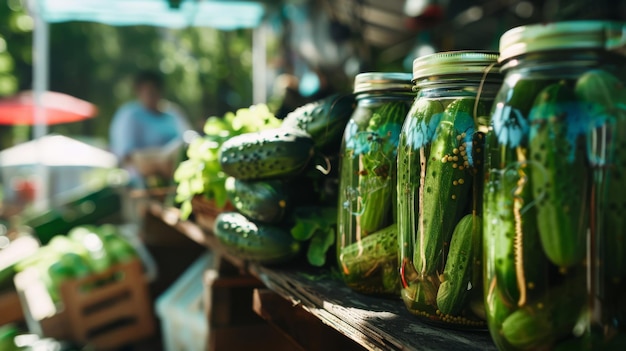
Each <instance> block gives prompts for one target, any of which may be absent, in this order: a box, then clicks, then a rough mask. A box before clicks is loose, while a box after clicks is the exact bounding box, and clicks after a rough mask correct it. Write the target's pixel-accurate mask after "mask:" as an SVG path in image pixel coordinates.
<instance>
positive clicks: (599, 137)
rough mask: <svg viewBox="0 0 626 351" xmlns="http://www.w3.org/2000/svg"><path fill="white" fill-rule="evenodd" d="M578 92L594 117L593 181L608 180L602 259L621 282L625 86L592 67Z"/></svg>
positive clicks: (625, 263) (625, 243)
mask: <svg viewBox="0 0 626 351" xmlns="http://www.w3.org/2000/svg"><path fill="white" fill-rule="evenodd" d="M575 92H576V96H577V97H578V98H579V99H580V100H581V101H582V102H583V103H584V104H585V105H584V110H585V111H587V113H588V114H589V116H590V117H591V118H593V121H592V123H590V126H591V130H590V131H589V133H588V134H587V157H588V159H589V162H590V164H591V165H592V166H594V172H595V175H596V176H595V177H594V180H595V179H600V180H603V181H605V183H604V184H602V185H603V186H598V187H597V188H598V190H597V196H598V199H599V200H598V201H597V205H598V206H599V207H598V210H597V212H598V213H601V214H602V220H603V221H602V222H600V223H602V225H603V228H597V230H598V231H600V232H603V233H604V234H605V235H606V236H607V239H606V240H605V241H604V243H605V247H604V248H603V252H604V255H603V257H602V258H601V259H602V261H603V262H604V267H606V272H607V274H608V276H609V279H610V280H612V281H614V282H618V281H620V280H622V279H623V278H625V277H626V216H625V215H624V214H625V211H626V194H624V193H623V191H626V87H624V84H623V83H622V82H621V81H620V80H619V79H618V78H617V77H615V76H614V75H613V74H611V73H609V72H607V71H605V70H602V69H593V70H590V71H588V72H586V73H584V74H583V75H581V76H580V77H579V78H578V80H577V82H576V88H575ZM609 140H612V141H613V142H611V143H608V141H609Z"/></svg>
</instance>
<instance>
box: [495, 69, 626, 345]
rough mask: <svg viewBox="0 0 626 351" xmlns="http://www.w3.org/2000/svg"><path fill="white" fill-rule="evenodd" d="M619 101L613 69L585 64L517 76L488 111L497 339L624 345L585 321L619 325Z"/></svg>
mask: <svg viewBox="0 0 626 351" xmlns="http://www.w3.org/2000/svg"><path fill="white" fill-rule="evenodd" d="M625 102H626V88H625V87H624V85H623V84H622V82H621V81H620V80H619V79H618V78H617V77H615V76H613V75H612V74H611V73H609V72H607V71H604V70H600V69H591V70H589V71H587V72H585V73H584V74H582V75H580V76H578V77H574V78H572V79H566V80H559V81H556V80H550V79H535V80H522V81H519V82H517V83H516V84H515V86H514V87H513V88H512V91H511V93H510V94H509V98H508V99H507V100H506V101H505V102H504V103H503V104H502V105H501V106H500V107H499V108H496V109H494V111H495V112H494V114H493V116H492V117H493V132H492V133H489V134H488V135H487V138H486V139H487V147H488V157H487V167H488V168H487V170H488V172H487V175H488V177H487V178H486V180H487V182H486V188H485V201H486V206H485V212H484V217H485V222H484V230H485V236H484V240H485V243H484V248H485V258H486V261H485V265H486V270H485V272H486V277H485V278H486V279H485V289H486V302H487V303H486V310H487V317H488V319H489V324H490V330H491V333H492V336H493V338H494V341H495V342H496V344H498V345H506V349H510V350H536V349H540V348H543V347H555V348H554V349H555V350H556V349H558V350H561V349H562V350H572V349H594V350H595V349H620V350H621V349H624V348H625V347H626V340H620V337H619V333H616V332H615V331H614V330H611V329H612V328H613V327H609V328H608V329H606V330H604V331H603V330H601V329H597V330H596V328H594V325H595V326H598V328H599V326H601V324H602V323H607V324H611V325H613V326H618V325H621V324H623V323H625V322H626V306H624V303H623V300H624V299H623V298H622V297H621V296H623V291H624V289H625V288H626V259H625V258H626V255H625V254H624V253H625V252H626V241H625V237H626V227H625V219H624V217H623V213H624V209H625V208H626V198H624V197H623V195H622V194H621V189H626V174H625V173H624V170H625V169H626V153H625V152H624V146H626V144H625V142H624V141H625V140H626V106H625V105H624V103H625ZM511 121H517V122H516V123H511ZM518 136H525V137H518ZM598 316H610V317H602V318H610V319H611V321H610V322H608V320H606V321H605V320H598V319H597V318H598ZM612 335H615V336H616V337H615V338H613V337H612ZM573 339H584V340H587V341H588V343H587V344H588V345H589V347H584V348H573V346H572V342H573V343H574V344H577V345H580V342H579V341H572V340H573ZM617 345H620V346H617Z"/></svg>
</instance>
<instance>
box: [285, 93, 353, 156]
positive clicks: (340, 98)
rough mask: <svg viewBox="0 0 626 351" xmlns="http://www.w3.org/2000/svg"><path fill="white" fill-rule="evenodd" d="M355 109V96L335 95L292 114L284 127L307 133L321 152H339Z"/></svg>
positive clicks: (298, 109)
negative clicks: (342, 138)
mask: <svg viewBox="0 0 626 351" xmlns="http://www.w3.org/2000/svg"><path fill="white" fill-rule="evenodd" d="M354 107H355V99H354V95H339V94H333V95H331V96H329V97H326V98H324V99H321V100H318V101H314V102H311V103H308V104H306V105H303V106H301V107H298V108H297V109H295V110H294V111H292V112H290V113H289V114H288V115H287V116H286V117H285V119H284V120H283V123H282V126H283V127H289V128H296V129H300V130H302V131H303V132H306V133H307V134H308V135H309V136H311V138H312V139H313V141H314V142H315V147H316V148H318V149H320V150H326V149H332V151H337V150H338V149H339V145H340V144H341V136H342V135H343V131H344V130H345V128H346V124H347V123H348V121H349V120H350V116H351V115H352V111H354Z"/></svg>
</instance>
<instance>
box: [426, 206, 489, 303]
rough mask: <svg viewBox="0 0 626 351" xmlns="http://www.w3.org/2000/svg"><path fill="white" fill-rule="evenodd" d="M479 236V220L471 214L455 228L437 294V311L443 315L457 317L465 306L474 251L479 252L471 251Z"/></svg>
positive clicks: (474, 248) (480, 230) (480, 227)
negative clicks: (475, 239)
mask: <svg viewBox="0 0 626 351" xmlns="http://www.w3.org/2000/svg"><path fill="white" fill-rule="evenodd" d="M480 235H482V225H481V223H480V217H478V216H474V215H471V214H468V215H465V217H463V218H461V220H460V221H459V223H458V224H457V225H456V227H455V228H454V233H453V234H452V239H451V241H450V252H449V253H448V258H447V260H446V265H445V269H444V271H443V279H442V282H441V285H439V290H438V291H437V308H439V310H440V311H441V312H442V313H443V314H450V315H457V314H458V313H459V312H461V310H462V309H463V307H464V306H465V302H466V301H467V298H468V296H469V290H468V285H469V283H470V282H471V280H472V271H473V269H472V268H473V258H474V251H475V250H480V249H481V248H479V247H474V238H475V237H476V236H480Z"/></svg>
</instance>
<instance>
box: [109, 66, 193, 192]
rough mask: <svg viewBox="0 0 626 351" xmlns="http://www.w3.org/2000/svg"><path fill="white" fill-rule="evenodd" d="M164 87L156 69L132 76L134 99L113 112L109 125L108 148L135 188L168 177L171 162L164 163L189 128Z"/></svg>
mask: <svg viewBox="0 0 626 351" xmlns="http://www.w3.org/2000/svg"><path fill="white" fill-rule="evenodd" d="M163 88H164V80H163V77H162V76H161V74H160V73H159V72H156V71H141V72H139V73H138V74H137V75H136V76H135V79H134V92H135V95H136V99H135V100H134V101H130V102H127V103H125V104H124V105H122V106H121V107H120V108H119V109H118V110H117V111H116V112H115V114H114V116H113V119H112V122H111V125H110V128H109V143H110V144H109V146H110V150H111V152H113V153H114V154H115V155H116V156H117V157H118V159H119V161H120V164H121V166H122V167H123V168H125V169H127V170H128V171H129V172H130V176H131V183H130V185H131V186H132V187H135V188H145V187H146V186H150V184H147V183H150V182H149V180H154V179H158V178H161V179H163V178H164V177H171V174H169V173H171V171H173V169H171V168H172V167H173V165H169V164H164V163H167V162H168V161H171V160H167V157H168V156H171V155H170V154H171V153H172V152H173V151H175V150H174V149H173V148H176V147H177V145H182V143H183V134H184V133H185V131H187V130H191V129H192V128H191V127H190V124H189V123H188V121H187V119H186V117H185V116H184V115H183V113H182V111H181V110H180V109H178V108H176V106H175V105H174V104H172V103H171V102H168V101H167V100H165V99H164V98H163ZM146 163H148V165H147V164H146ZM149 163H153V166H150V165H149ZM155 176H156V178H155ZM168 180H169V179H168Z"/></svg>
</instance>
